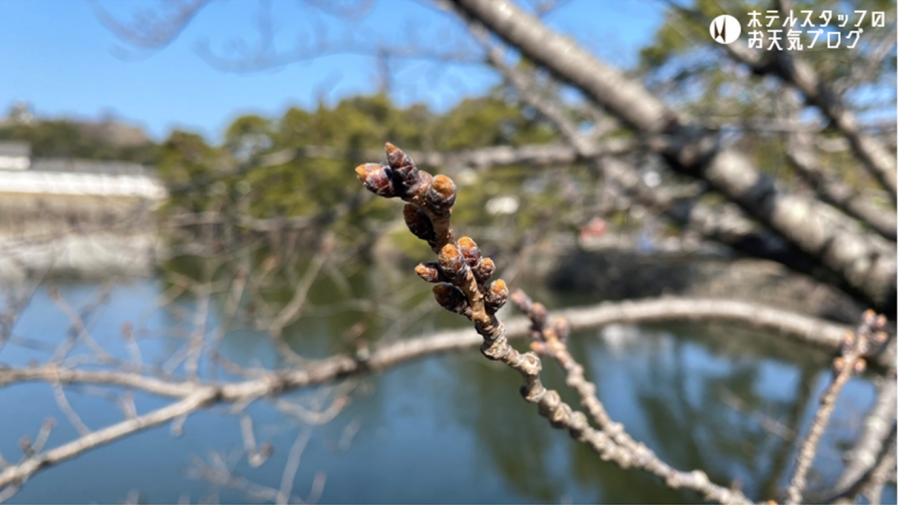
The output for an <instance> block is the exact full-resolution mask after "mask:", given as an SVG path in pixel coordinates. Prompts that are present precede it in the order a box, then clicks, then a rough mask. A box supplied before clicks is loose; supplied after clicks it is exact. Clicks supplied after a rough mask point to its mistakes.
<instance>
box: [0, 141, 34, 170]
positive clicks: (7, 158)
mask: <svg viewBox="0 0 900 505" xmlns="http://www.w3.org/2000/svg"><path fill="white" fill-rule="evenodd" d="M30 166H31V145H30V144H28V143H27V142H0V170H28V167H30Z"/></svg>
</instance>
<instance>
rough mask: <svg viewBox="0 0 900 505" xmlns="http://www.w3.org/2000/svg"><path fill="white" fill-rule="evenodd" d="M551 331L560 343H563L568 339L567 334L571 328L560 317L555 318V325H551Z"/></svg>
mask: <svg viewBox="0 0 900 505" xmlns="http://www.w3.org/2000/svg"><path fill="white" fill-rule="evenodd" d="M553 329H554V330H556V336H557V337H559V339H560V340H561V341H562V342H565V341H566V339H567V338H569V334H571V333H572V328H570V327H569V321H568V320H567V319H566V318H564V317H562V316H560V317H558V318H556V324H554V325H553Z"/></svg>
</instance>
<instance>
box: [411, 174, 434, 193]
mask: <svg viewBox="0 0 900 505" xmlns="http://www.w3.org/2000/svg"><path fill="white" fill-rule="evenodd" d="M433 180H434V177H432V176H431V174H429V173H428V172H426V171H424V170H419V177H418V179H416V181H415V182H412V183H410V184H409V186H408V187H407V188H406V196H407V197H416V196H418V197H420V198H425V194H426V193H427V192H428V188H429V187H431V183H432V181H433Z"/></svg>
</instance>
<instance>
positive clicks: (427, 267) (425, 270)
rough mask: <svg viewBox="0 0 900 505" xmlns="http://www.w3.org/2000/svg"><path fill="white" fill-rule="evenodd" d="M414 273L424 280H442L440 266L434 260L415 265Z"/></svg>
mask: <svg viewBox="0 0 900 505" xmlns="http://www.w3.org/2000/svg"><path fill="white" fill-rule="evenodd" d="M416 273H417V274H418V275H419V277H421V278H422V280H424V281H425V282H441V281H442V280H443V277H442V276H441V271H440V268H439V267H438V264H437V262H435V261H429V262H427V263H419V264H418V265H417V266H416Z"/></svg>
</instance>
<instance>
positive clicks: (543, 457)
mask: <svg viewBox="0 0 900 505" xmlns="http://www.w3.org/2000/svg"><path fill="white" fill-rule="evenodd" d="M372 275H373V274H371V273H359V274H357V275H352V276H350V277H349V278H348V282H349V283H350V289H352V290H353V292H355V293H360V292H366V291H367V290H370V291H371V292H372V293H374V295H373V296H372V297H370V299H374V300H377V299H378V297H379V291H378V290H385V291H389V290H396V289H398V284H394V283H392V282H391V280H390V278H389V277H390V275H389V274H378V276H376V277H374V278H373V277H372ZM98 288H99V286H98V285H96V284H91V283H69V284H65V285H61V286H60V291H61V292H62V294H63V295H64V296H65V298H66V299H67V300H68V301H69V303H71V304H72V305H73V307H82V306H84V305H86V304H88V303H89V302H90V300H91V299H92V297H94V296H95V295H96V292H97V290H98ZM166 289H167V285H166V284H165V283H163V282H162V281H159V280H148V281H140V282H137V281H132V282H124V281H123V282H119V283H116V284H115V285H113V286H112V287H111V291H110V294H109V303H108V305H107V306H105V307H104V308H103V309H98V310H97V311H96V312H95V313H93V314H91V316H90V318H89V323H90V327H91V331H92V334H93V335H94V337H95V338H96V339H97V340H98V342H99V343H101V344H102V345H104V346H105V347H107V348H108V349H110V352H111V353H113V354H115V355H117V356H123V357H125V356H127V349H126V347H125V345H124V344H123V342H122V340H121V338H120V331H121V326H122V324H123V323H124V322H126V321H128V322H132V323H133V324H134V325H135V326H136V332H139V333H140V334H141V335H143V336H144V337H146V338H144V339H143V340H141V343H140V349H141V352H142V353H143V354H144V356H145V357H147V361H151V357H152V358H153V360H152V362H153V363H155V364H157V365H158V366H165V363H166V362H167V361H169V360H171V358H172V356H173V355H174V354H176V353H177V352H178V351H177V349H176V346H175V343H177V341H175V340H173V339H172V338H171V337H172V336H173V335H178V334H181V333H183V332H184V331H189V329H190V318H189V317H187V315H188V314H190V313H191V312H192V311H193V308H194V304H195V303H196V300H194V299H193V298H191V297H183V298H180V299H179V300H177V301H176V303H175V304H173V305H172V306H170V307H168V308H165V309H163V310H159V311H151V312H149V313H148V310H147V307H148V306H150V305H151V304H152V302H153V300H154V299H156V298H158V297H159V296H160V295H161V294H163V293H164V292H165V291H166ZM342 290H343V288H342V287H341V286H340V285H339V283H338V282H334V281H331V280H328V279H327V278H326V279H324V280H323V281H322V282H321V283H320V284H318V285H317V286H316V291H315V292H316V295H315V296H316V297H315V299H314V300H313V304H314V306H315V307H327V306H333V304H335V303H340V302H341V300H344V299H346V297H345V296H344V294H343V293H342ZM427 296H428V293H427V286H424V289H422V290H420V291H410V292H408V293H406V294H405V296H404V299H405V302H404V307H406V308H408V309H411V308H414V307H416V306H418V305H419V304H420V302H422V300H427ZM367 298H369V297H367ZM562 299H563V300H565V302H566V303H571V302H572V301H573V300H572V297H571V296H566V297H565V298H562ZM553 302H554V300H552V299H551V305H552V303H553ZM556 302H557V303H559V300H556ZM214 306H216V307H221V304H216V303H214ZM313 312H315V311H313ZM366 314H368V312H367V311H365V310H360V309H358V308H355V307H354V306H352V305H350V306H348V307H347V308H340V307H339V308H338V309H335V310H333V311H331V312H329V311H322V313H320V314H319V315H316V316H309V317H304V318H302V319H301V320H300V321H299V322H298V323H297V324H296V325H294V326H292V327H291V328H290V329H289V341H290V345H291V346H292V348H294V349H295V350H297V351H301V352H303V353H304V354H306V355H311V356H325V355H328V354H330V353H334V352H343V351H347V350H348V349H352V347H353V345H355V344H353V343H352V342H348V341H346V339H345V338H344V336H345V335H347V332H348V331H349V330H350V329H351V327H353V325H354V324H356V323H358V322H359V321H360V319H361V318H367V319H365V329H364V330H363V334H364V335H366V336H367V337H368V338H370V339H372V340H375V339H377V337H378V336H379V335H382V334H384V333H385V332H386V330H388V329H390V328H392V327H395V326H394V325H395V323H396V320H395V318H394V317H392V316H391V315H390V314H375V315H366ZM217 317H218V316H217V315H216V314H215V313H213V314H212V315H211V316H210V324H211V325H212V326H215V319H216V318H217ZM435 320H437V321H438V324H440V325H443V324H445V322H449V321H453V324H458V322H457V321H456V319H453V318H446V317H445V316H444V315H443V314H441V315H437V317H431V316H429V317H425V318H423V319H421V320H419V321H418V322H417V323H416V324H415V325H413V326H412V327H408V328H404V329H403V332H395V333H397V334H398V335H399V336H395V337H393V338H407V337H408V336H409V335H411V334H413V335H414V334H417V333H418V332H421V331H426V330H428V329H430V328H433V327H435V326H436V324H435V323H434V321H435ZM69 326H70V321H69V320H68V319H67V318H66V316H65V315H63V314H61V313H60V312H59V310H58V309H57V308H56V307H55V305H54V303H53V302H52V300H51V299H50V298H49V297H48V293H47V290H46V288H41V289H39V291H38V293H37V294H36V296H35V297H34V299H33V301H32V303H31V304H30V305H29V306H28V308H27V309H26V311H25V312H24V314H23V317H22V320H21V322H20V324H19V325H18V326H17V328H16V331H15V334H16V335H17V336H19V337H28V338H32V339H36V340H39V341H41V342H45V343H50V344H54V343H57V342H59V341H60V339H62V338H64V337H65V335H66V332H67V331H68V328H69ZM612 331H614V332H615V331H618V332H619V335H618V336H617V337H610V330H606V332H605V333H604V331H597V330H594V331H586V332H582V333H579V334H575V335H573V337H572V340H571V342H572V344H571V345H572V353H573V355H574V356H575V358H576V359H578V360H579V361H581V362H582V363H583V365H584V366H585V369H586V370H585V371H586V375H587V376H588V377H590V378H592V379H593V380H594V381H595V382H596V384H597V386H598V394H599V395H600V398H601V400H603V402H604V403H605V405H606V407H607V409H608V410H609V412H610V415H611V416H612V417H613V419H615V420H617V421H619V422H622V423H624V424H625V426H626V427H627V428H628V430H629V432H630V433H631V434H632V435H633V436H634V438H635V439H637V440H639V441H642V442H644V443H646V444H647V445H648V446H649V447H650V448H651V449H653V450H654V451H656V452H657V454H659V455H660V456H661V457H662V458H663V459H664V460H666V461H667V462H669V463H671V464H672V465H673V466H675V467H677V468H679V469H691V468H700V469H702V470H704V471H706V472H707V473H708V474H709V475H710V476H711V478H713V479H714V480H716V481H717V482H719V483H723V484H726V485H730V484H733V485H735V486H739V487H740V488H741V489H742V490H743V491H744V492H745V493H747V494H748V495H749V496H750V497H751V498H753V499H763V498H769V497H771V496H772V493H773V492H775V490H777V489H780V488H783V486H784V485H785V479H786V476H785V473H786V472H789V471H790V468H791V466H792V458H793V450H794V448H795V445H796V442H797V441H796V438H795V437H796V434H797V433H804V432H805V430H806V429H807V427H808V425H809V423H810V421H811V417H812V414H813V411H814V408H815V403H816V401H817V396H818V394H819V393H820V392H821V391H822V390H823V389H824V387H825V384H826V381H827V375H826V372H824V371H823V370H825V366H826V365H827V363H828V361H829V359H830V357H829V356H828V354H827V353H822V352H819V351H815V350H812V349H810V348H809V347H807V346H803V345H798V344H795V343H793V342H790V341H786V340H785V339H782V338H780V337H778V336H774V335H767V334H760V333H758V332H753V331H748V330H743V329H739V328H734V327H730V326H720V325H693V324H678V325H675V324H672V325H654V326H645V327H637V328H633V327H620V328H618V329H615V330H612ZM151 337H152V338H151ZM220 352H221V353H222V355H223V356H225V357H227V358H228V359H229V360H231V361H233V362H235V363H237V364H239V365H241V366H246V367H254V366H256V367H274V366H279V364H283V362H282V361H281V360H280V358H279V356H278V354H277V353H276V352H275V350H274V349H273V347H272V344H271V342H270V341H269V339H268V338H267V337H264V336H261V335H260V334H259V333H258V332H255V331H252V330H238V331H233V332H229V333H227V334H226V335H224V337H223V339H222V340H221V342H220ZM30 359H41V360H44V359H46V353H42V352H41V351H40V350H34V349H27V348H23V347H20V346H6V347H5V348H4V349H3V350H2V352H0V360H2V361H3V362H4V363H6V364H9V365H13V366H21V365H23V364H24V363H26V362H27V361H28V360H30ZM204 366H209V364H208V363H207V364H205V365H204ZM545 370H546V373H545V380H546V383H547V384H548V386H549V387H555V388H558V389H560V388H562V387H563V386H564V379H563V376H562V374H561V373H560V372H559V370H558V367H556V366H554V365H552V364H549V363H548V364H547V366H545ZM223 373H224V372H223ZM223 376H224V377H227V374H225V375H223ZM223 376H220V378H221V377H223ZM358 380H359V384H355V389H354V394H353V397H352V403H351V404H350V406H349V407H348V408H347V409H346V410H344V411H343V412H342V413H341V414H340V415H339V416H338V417H337V418H336V419H335V420H334V421H332V422H331V423H329V424H326V425H324V426H319V427H316V428H315V429H314V431H313V435H312V439H311V440H310V443H309V446H308V448H307V450H306V452H305V453H304V455H303V458H302V461H301V465H300V469H299V471H298V474H297V477H296V483H295V489H296V492H297V494H298V495H300V496H306V493H308V492H309V490H310V488H311V486H312V482H313V479H314V477H315V474H316V473H318V472H324V473H325V474H326V475H327V484H326V486H325V489H324V494H323V496H322V499H321V501H322V502H324V503H350V502H355V503H359V502H375V503H386V502H394V503H397V502H399V503H405V502H439V503H448V502H455V503H476V502H477V503H488V502H504V503H512V502H576V503H594V502H612V503H652V502H666V503H677V502H696V501H697V498H698V497H697V496H696V495H694V494H692V493H681V492H677V491H673V490H670V489H668V488H666V487H664V486H662V485H661V484H660V483H659V482H658V481H657V480H656V479H654V478H652V477H650V476H648V475H645V474H642V473H639V472H633V471H623V470H620V469H618V468H616V467H614V466H613V465H611V464H608V463H604V462H602V461H600V459H599V458H598V457H597V456H596V455H595V454H594V453H592V452H591V451H590V450H588V449H587V448H586V447H584V446H583V445H581V444H578V443H576V442H574V441H572V440H571V439H570V438H569V436H568V434H567V433H565V432H563V431H558V430H553V429H551V428H550V427H549V425H548V423H547V422H546V421H545V420H544V419H543V418H541V417H539V416H538V415H537V414H536V411H535V409H536V407H535V406H533V405H530V404H528V403H526V402H524V401H523V400H522V399H521V398H520V396H519V394H518V389H519V385H520V378H519V377H518V376H517V374H514V373H510V372H509V370H507V369H505V368H504V367H502V366H500V365H497V364H494V363H489V362H487V361H486V360H484V359H483V358H482V357H481V356H480V354H479V353H478V352H477V350H474V349H473V350H471V351H469V352H466V353H462V354H456V355H448V356H439V357H431V358H426V359H421V360H417V361H414V362H411V363H407V364H404V365H401V366H398V367H395V368H393V369H390V370H388V371H385V372H384V373H381V374H377V375H370V376H365V377H362V378H359V379H358ZM91 393H92V391H89V390H86V388H80V389H79V388H75V389H73V390H72V391H71V393H70V394H69V398H70V401H71V403H72V406H73V407H74V408H75V409H76V410H77V411H78V412H79V413H80V414H81V416H82V418H83V420H84V422H85V423H86V424H87V425H88V426H90V427H91V428H99V427H102V426H104V425H108V424H110V423H113V422H117V421H118V420H120V419H121V413H120V412H118V411H117V410H116V408H115V407H113V406H112V405H110V404H109V403H108V402H106V401H105V400H103V399H102V398H98V397H96V396H94V395H92V394H91ZM315 393H316V390H312V391H300V392H295V393H291V395H292V396H297V397H307V396H309V395H311V394H315ZM723 395H727V396H723ZM563 396H564V398H565V399H566V400H567V401H569V402H571V403H573V404H577V398H575V397H574V396H573V395H572V394H571V393H570V392H567V391H563ZM135 398H136V404H137V407H138V411H139V413H143V412H148V411H149V410H151V409H153V408H156V407H159V406H161V405H163V404H164V402H163V401H162V400H160V399H158V398H154V397H152V396H149V395H145V394H140V393H137V394H136V395H135ZM873 398H874V388H873V386H872V384H871V383H870V381H869V380H867V379H866V378H865V377H862V378H858V379H855V380H853V381H852V382H851V383H850V384H848V386H847V388H846V390H845V392H844V394H843V395H842V396H841V398H840V400H839V405H838V410H837V413H836V416H835V419H834V421H833V423H832V425H833V427H834V428H833V429H829V430H828V432H827V433H826V436H825V438H824V439H823V446H822V449H821V450H820V457H819V458H817V460H816V464H815V468H814V474H813V475H812V476H811V483H812V486H815V485H816V484H817V483H821V482H825V480H831V479H834V478H835V477H836V476H837V474H838V473H839V472H840V469H841V464H840V459H839V455H840V452H841V448H842V447H844V446H846V444H847V442H848V440H852V436H853V435H854V433H855V429H857V428H858V423H859V419H860V418H861V416H862V415H864V413H865V412H866V410H867V408H868V407H869V405H871V403H872V401H873ZM726 399H727V400H728V401H726ZM249 413H250V414H251V415H252V416H253V418H254V420H255V422H256V425H255V428H256V436H257V438H258V439H259V441H261V442H262V441H271V443H273V445H274V446H275V453H274V455H273V456H272V458H271V459H270V460H269V461H268V462H267V463H265V464H264V465H262V466H260V467H259V468H251V467H250V466H249V465H248V464H247V462H246V458H243V459H238V458H239V456H240V446H241V438H240V427H239V424H238V421H237V419H236V418H235V417H233V416H230V415H229V410H228V407H225V406H220V407H215V408H212V409H210V410H208V411H205V412H202V413H200V414H198V415H196V416H193V417H191V418H190V419H189V420H188V422H187V423H186V425H185V433H184V435H183V436H182V437H181V438H176V437H173V436H172V434H171V433H170V427H168V426H166V427H163V428H159V429H155V430H152V431H149V432H146V433H142V434H139V435H137V436H134V437H131V438H129V439H126V440H123V441H121V442H117V443H114V444H112V445H109V446H106V447H103V448H100V449H98V450H96V451H94V452H91V453H88V454H85V455H84V456H82V457H79V458H78V459H76V460H74V461H70V462H66V463H64V464H61V465H59V466H58V467H55V468H51V469H48V470H46V471H43V472H41V473H38V474H36V475H35V477H34V478H33V479H32V480H31V481H29V483H28V484H27V485H26V486H25V487H24V488H23V489H22V491H21V492H20V493H19V494H18V495H16V497H15V498H14V500H13V501H14V502H20V503H37V502H43V503H52V502H100V503H113V502H121V501H123V500H124V499H125V498H126V496H128V493H129V492H130V491H132V490H137V491H139V492H140V493H141V494H142V497H143V498H144V499H146V500H148V501H150V502H177V501H178V500H179V499H181V498H188V499H190V500H191V501H192V502H196V501H198V500H201V499H205V498H211V495H210V485H209V484H208V483H205V482H198V481H195V480H191V479H189V478H187V477H186V476H185V473H184V472H185V469H186V468H187V466H188V464H189V462H190V461H191V457H192V456H199V457H202V458H209V456H210V451H220V454H221V457H222V458H223V459H224V460H227V459H228V458H229V457H231V458H232V460H234V461H239V462H238V463H237V464H236V466H235V467H234V468H235V471H236V472H238V473H239V474H240V475H242V476H244V477H245V478H247V479H248V480H251V481H253V482H256V483H259V484H261V485H266V486H271V487H275V488H277V487H279V485H280V483H281V478H282V472H283V469H284V465H285V462H286V460H287V453H288V451H289V450H290V447H291V445H292V444H293V443H294V440H295V439H296V437H297V433H298V430H299V429H300V428H298V427H297V426H296V424H295V423H294V422H292V421H291V420H290V419H287V418H285V416H284V415H283V414H281V413H280V412H279V411H277V410H276V409H274V408H273V407H272V405H271V404H270V403H269V402H267V401H265V400H262V401H258V402H256V403H255V404H253V405H252V406H251V407H250V410H249ZM48 416H54V417H56V418H58V419H60V420H61V421H62V422H61V423H60V427H59V428H58V430H57V431H55V432H54V433H53V435H52V436H51V440H50V444H51V445H58V444H60V443H64V442H65V441H67V440H71V439H73V438H74V437H75V436H76V432H75V431H74V429H73V428H71V426H69V425H68V424H67V423H66V422H64V420H63V416H62V415H61V414H60V412H59V409H58V407H57V406H56V404H55V403H54V401H53V398H52V394H51V390H50V387H49V386H47V385H46V384H37V383H35V384H24V385H17V386H14V387H6V388H2V389H0V453H2V454H3V455H4V456H5V457H6V458H7V459H16V458H17V457H18V455H20V454H21V453H20V451H19V449H18V447H17V444H18V440H19V438H20V437H21V436H22V435H29V436H31V437H33V436H34V433H35V432H36V430H37V428H38V426H39V425H40V423H41V421H43V419H44V418H46V417H48ZM772 426H779V427H781V428H783V429H781V428H780V431H779V429H776V430H773V429H772V428H771V427H772ZM215 497H216V498H217V499H219V500H221V501H223V502H243V501H246V500H247V498H246V497H245V496H243V495H241V494H240V493H238V492H236V491H233V490H228V489H220V490H217V491H215ZM884 498H885V499H886V500H890V501H896V489H895V488H892V489H890V490H888V491H887V492H886V494H885V496H884Z"/></svg>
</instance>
